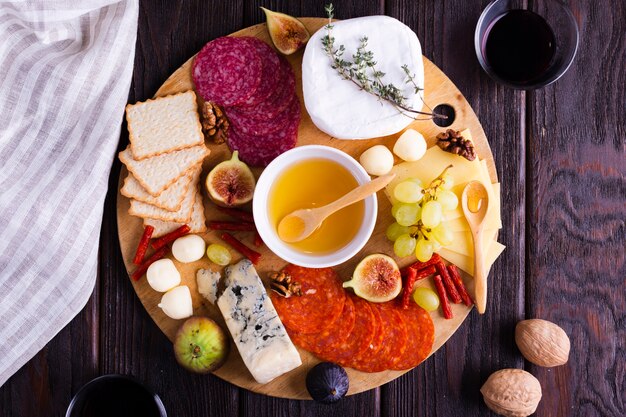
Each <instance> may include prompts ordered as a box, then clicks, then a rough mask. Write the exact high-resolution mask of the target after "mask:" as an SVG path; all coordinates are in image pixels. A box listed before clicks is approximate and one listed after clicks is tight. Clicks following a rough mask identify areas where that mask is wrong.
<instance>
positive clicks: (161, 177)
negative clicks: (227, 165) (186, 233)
mask: <svg viewBox="0 0 626 417" xmlns="http://www.w3.org/2000/svg"><path fill="white" fill-rule="evenodd" d="M126 121H127V122H128V132H129V138H130V145H129V146H128V147H127V148H126V149H125V150H124V151H122V152H120V154H119V158H120V160H121V161H122V163H123V164H124V165H126V168H127V169H128V176H127V177H126V179H125V180H124V186H123V187H122V189H121V193H122V195H124V196H126V197H128V198H130V199H131V200H130V209H129V211H128V212H129V213H130V214H131V215H133V216H138V217H141V218H143V222H144V226H147V225H150V226H152V227H154V233H153V234H152V236H153V237H159V236H163V235H165V234H167V233H169V232H171V231H173V230H175V229H177V228H178V227H180V226H181V225H183V224H186V225H188V226H189V227H190V229H191V233H200V232H205V231H206V230H207V229H206V218H205V216H204V205H203V204H202V194H201V193H200V191H199V186H198V184H199V182H200V174H201V172H202V161H203V160H204V158H205V157H206V156H207V155H208V154H209V150H208V149H207V147H206V146H205V145H204V136H203V134H202V126H201V125H200V119H199V116H198V111H197V105H196V95H195V93H194V92H193V91H187V92H185V93H180V94H175V95H171V96H167V97H159V98H157V99H155V100H148V101H145V102H139V103H136V104H129V105H128V106H126Z"/></svg>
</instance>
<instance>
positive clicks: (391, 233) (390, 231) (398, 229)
mask: <svg viewBox="0 0 626 417" xmlns="http://www.w3.org/2000/svg"><path fill="white" fill-rule="evenodd" d="M408 232H409V228H408V227H406V226H400V225H399V224H398V223H392V224H390V225H389V227H388V228H387V231H386V232H385V234H386V235H387V239H389V240H391V241H392V242H395V241H396V239H398V236H400V235H403V234H405V233H408Z"/></svg>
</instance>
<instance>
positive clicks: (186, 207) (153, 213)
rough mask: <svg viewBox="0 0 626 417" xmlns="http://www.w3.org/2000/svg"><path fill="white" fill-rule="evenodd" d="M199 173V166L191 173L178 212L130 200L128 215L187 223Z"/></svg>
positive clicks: (200, 169)
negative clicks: (189, 181)
mask: <svg viewBox="0 0 626 417" xmlns="http://www.w3.org/2000/svg"><path fill="white" fill-rule="evenodd" d="M201 172H202V168H201V166H198V168H197V169H196V170H195V171H194V173H193V177H192V179H191V184H190V185H189V188H188V190H187V194H186V195H185V198H184V199H183V203H182V205H181V207H180V209H179V210H178V211H175V212H172V211H167V210H164V209H162V208H160V207H157V206H153V205H151V204H147V203H144V202H142V201H137V200H130V209H129V210H128V213H129V214H130V215H131V216H137V217H142V218H144V219H145V218H151V219H157V220H163V221H166V222H176V223H187V222H189V221H191V214H192V212H193V206H194V204H195V200H196V194H197V193H198V182H199V180H200V173H201Z"/></svg>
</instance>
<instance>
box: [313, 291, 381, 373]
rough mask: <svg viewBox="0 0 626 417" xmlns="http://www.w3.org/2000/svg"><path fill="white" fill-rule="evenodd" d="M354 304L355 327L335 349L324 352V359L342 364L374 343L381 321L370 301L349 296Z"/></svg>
mask: <svg viewBox="0 0 626 417" xmlns="http://www.w3.org/2000/svg"><path fill="white" fill-rule="evenodd" d="M348 298H350V299H352V302H353V304H354V311H355V316H354V328H353V329H352V332H350V334H349V335H348V337H347V338H346V340H345V341H343V342H342V343H340V344H339V345H337V346H336V347H335V349H334V350H333V351H327V352H323V353H322V354H321V355H320V356H323V357H322V359H324V360H327V361H330V362H335V363H338V364H340V365H342V366H346V364H347V363H348V362H349V361H350V360H352V358H354V357H356V356H359V355H361V354H362V353H364V352H365V351H366V350H367V348H368V347H369V346H370V345H371V344H372V341H373V340H374V337H375V336H376V332H377V331H378V328H379V327H380V321H379V320H377V316H375V315H374V313H373V312H372V309H371V308H370V306H369V303H368V302H367V301H365V300H363V299H361V298H358V297H354V296H349V297H348Z"/></svg>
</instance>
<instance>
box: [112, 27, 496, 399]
mask: <svg viewBox="0 0 626 417" xmlns="http://www.w3.org/2000/svg"><path fill="white" fill-rule="evenodd" d="M302 22H303V23H304V25H305V26H306V28H307V30H308V31H309V32H310V33H314V32H316V31H317V30H318V29H320V28H321V27H322V26H323V25H324V24H326V20H325V19H323V18H302ZM233 36H254V37H257V38H259V39H262V40H263V41H265V42H268V43H271V39H270V37H269V33H268V31H267V27H266V25H265V24H258V25H254V26H250V27H248V28H245V29H242V30H239V31H237V32H235V33H234V34H233ZM302 53H303V51H300V52H298V53H295V54H293V55H291V56H289V57H288V60H289V63H290V65H291V67H292V68H293V71H294V74H295V78H296V93H297V94H298V96H299V99H300V101H301V104H302V108H303V109H304V104H303V101H304V99H303V97H302V85H301V84H302V82H301V79H302V74H301V67H302ZM192 65H193V57H190V58H189V59H188V60H187V61H186V62H185V63H184V64H183V65H182V66H181V67H180V68H178V69H177V70H176V71H175V72H174V73H173V74H172V75H171V76H170V77H169V78H168V79H167V80H166V81H165V83H163V85H162V86H161V87H160V88H159V89H158V90H157V92H156V94H155V96H157V97H163V96H168V95H171V94H176V93H181V92H184V91H188V90H190V89H193V81H192V79H191V72H192ZM424 74H425V76H424V78H425V80H426V84H425V87H424V101H425V102H426V103H428V104H429V105H431V106H433V107H434V106H436V105H438V104H442V103H444V104H447V105H450V106H452V107H453V108H454V109H455V113H456V117H455V119H454V121H453V123H452V124H451V125H450V128H453V129H457V130H464V129H470V131H471V132H472V136H473V143H474V145H475V149H476V153H477V155H478V156H479V157H480V158H481V159H484V160H485V161H486V163H487V167H488V170H489V172H490V175H491V182H493V183H495V182H497V180H498V178H497V174H496V169H495V165H494V161H493V157H492V155H491V150H490V148H489V142H488V141H487V138H486V137H485V133H484V131H483V129H482V127H481V126H480V122H479V121H478V118H477V117H476V115H475V113H474V111H473V110H472V109H471V107H470V105H469V103H467V101H466V100H465V98H464V97H463V95H462V94H461V92H460V91H459V90H457V88H456V87H455V86H454V84H453V83H452V82H451V81H450V80H449V79H448V78H447V77H446V76H445V74H444V73H443V72H441V70H440V69H439V68H437V67H436V66H435V65H434V64H433V63H432V62H430V61H429V60H428V59H424ZM411 127H413V128H415V129H417V130H419V131H420V132H421V133H422V134H423V135H424V136H425V137H426V138H428V142H429V143H428V146H429V147H430V146H436V145H435V136H436V135H437V133H438V132H440V131H441V128H440V127H439V126H437V125H435V123H434V122H433V121H416V122H414V123H413V124H412V125H411ZM397 136H398V135H391V136H388V137H385V138H377V139H372V140H337V139H334V138H332V137H330V136H328V135H327V134H325V133H324V132H321V131H320V130H319V129H317V127H315V125H314V124H313V122H312V121H311V118H310V117H309V116H308V114H306V112H304V111H303V117H302V120H301V122H300V127H299V131H298V146H303V145H313V144H318V145H328V146H333V147H335V148H339V149H341V150H342V151H344V152H346V153H348V154H349V155H351V156H352V157H354V158H355V159H358V157H359V155H360V154H361V153H363V152H364V151H365V150H366V149H368V148H369V147H371V146H373V145H376V144H384V145H386V146H387V147H389V148H392V147H393V144H394V142H395V140H396V139H397ZM208 146H209V149H210V150H211V154H210V155H209V156H208V157H207V158H206V159H205V161H204V164H203V165H204V166H203V174H202V177H201V178H202V181H201V182H203V181H204V178H205V177H206V175H207V174H208V172H209V171H210V169H211V168H212V167H214V166H215V165H217V164H218V163H219V162H221V161H224V160H226V159H229V158H230V156H231V155H230V151H229V150H228V148H227V146H226V145H215V144H213V143H209V145H208ZM398 162H399V161H398ZM253 170H254V172H255V174H256V175H257V176H258V175H259V173H260V172H261V170H260V169H253ZM126 175H128V172H127V171H126V169H125V168H123V169H122V171H121V174H120V179H119V188H121V187H122V185H123V182H124V178H125V177H126ZM435 175H436V174H435ZM463 181H464V179H462V178H459V179H457V183H459V184H461V183H463ZM203 196H204V206H205V213H206V218H207V219H209V220H215V219H222V218H224V219H228V217H227V216H224V215H223V214H221V213H220V212H219V211H218V210H217V209H216V208H215V206H214V205H213V204H212V203H210V202H209V200H208V198H207V196H206V192H204V191H203ZM128 209H129V199H128V198H125V197H124V196H122V195H121V194H118V196H117V222H118V231H119V239H120V246H121V248H120V249H121V251H122V256H123V259H124V263H125V265H126V268H127V269H128V271H129V273H132V271H133V270H134V269H135V265H133V263H132V260H133V256H134V254H135V250H136V248H137V242H138V241H139V239H140V236H141V234H142V233H143V224H142V221H141V219H139V218H137V217H134V216H131V215H129V214H128ZM378 212H379V213H383V215H379V216H378V219H377V222H376V227H375V229H374V232H373V234H372V236H371V238H370V239H369V241H368V243H367V245H366V246H365V247H364V248H363V249H362V250H361V251H360V252H359V253H358V254H356V255H355V256H354V257H353V258H352V259H350V260H349V261H347V262H345V263H343V264H341V265H338V266H337V267H335V268H334V269H335V270H336V271H337V272H338V273H339V276H340V277H341V278H342V279H344V280H347V279H348V278H349V277H350V276H351V275H352V271H354V268H355V267H356V264H357V263H358V262H359V261H360V260H361V259H363V258H364V257H365V256H367V255H369V254H372V253H386V254H388V255H390V256H394V255H393V253H392V250H391V249H392V247H391V245H390V243H389V241H388V239H387V238H386V237H385V231H386V230H387V227H388V226H389V225H390V224H391V222H392V221H393V220H392V218H391V216H389V215H386V216H385V215H384V213H387V214H388V213H390V212H391V203H390V202H389V200H388V199H387V197H386V196H385V194H384V192H380V193H379V195H378ZM490 213H491V216H493V217H496V216H499V215H500V213H499V212H498V211H492V212H490ZM220 233H221V232H218V231H217V232H216V231H210V230H209V231H208V232H206V233H203V234H202V237H203V238H204V240H205V241H207V242H221V241H220V238H219V236H220ZM248 236H250V234H248ZM249 240H250V238H248V241H247V242H246V241H245V240H244V243H249ZM255 250H257V251H259V252H260V253H261V254H262V256H263V258H262V259H261V261H260V262H259V265H257V266H256V270H257V272H258V273H259V275H260V276H261V277H266V276H267V275H269V274H270V273H271V272H272V271H278V270H280V269H282V268H283V267H284V266H285V265H286V262H285V261H283V260H282V259H280V258H279V257H277V256H276V255H274V254H273V253H272V252H271V251H270V250H269V249H268V248H267V247H262V248H255ZM169 257H170V258H172V256H169ZM239 258H240V256H239V255H238V254H237V253H236V252H235V258H233V262H236V261H238V260H239ZM414 260H415V259H414V258H413V261H414ZM398 262H399V266H400V267H405V266H407V265H409V264H410V262H412V261H411V260H410V258H405V259H398ZM176 267H177V269H178V271H179V272H180V273H181V276H182V284H183V285H187V286H188V287H189V288H190V289H191V294H192V299H193V305H194V314H196V315H207V316H210V317H211V318H213V319H214V320H216V321H217V322H218V323H220V324H222V326H223V328H225V329H226V325H225V323H224V321H223V318H222V315H221V313H220V312H219V310H218V309H217V308H216V307H215V306H211V305H207V303H205V302H203V300H202V297H201V296H200V294H199V293H198V292H197V286H196V278H195V273H196V271H197V270H198V269H199V268H211V263H210V262H209V261H208V260H207V259H206V258H203V260H201V261H198V262H194V263H190V264H181V263H178V262H176ZM460 272H461V273H462V275H463V276H464V277H465V281H466V283H467V284H468V285H467V288H468V290H469V291H470V293H472V289H473V281H472V279H471V278H470V277H469V276H467V275H465V273H463V272H462V271H460ZM132 284H133V288H134V289H135V291H136V292H137V295H138V296H139V299H140V300H141V302H142V304H143V306H144V307H145V308H146V310H147V311H148V313H149V314H150V316H151V317H152V319H153V320H154V321H155V323H156V324H157V325H158V326H159V328H160V329H161V330H162V331H163V333H165V335H166V336H167V337H168V338H169V339H170V340H173V339H174V336H175V334H176V331H177V330H178V328H179V327H180V324H181V322H180V321H179V320H173V319H171V318H169V317H167V316H166V315H165V314H164V313H163V311H162V310H161V309H160V308H158V307H157V305H158V303H159V302H160V299H161V296H162V294H161V293H157V292H155V291H154V290H152V288H150V286H149V285H148V284H147V282H146V280H145V279H142V280H139V281H133V282H132ZM417 285H418V286H421V285H430V286H431V287H432V285H431V284H429V283H428V280H423V281H420V282H419V283H418V284H417ZM266 287H267V282H266ZM470 310H471V309H469V308H467V307H466V306H464V305H462V304H456V305H455V304H453V305H452V311H453V314H454V317H453V319H451V320H446V319H444V318H443V315H442V314H441V313H440V311H435V312H433V313H431V317H432V319H433V324H434V327H435V340H434V343H433V347H432V352H431V354H433V353H435V352H436V351H437V350H438V349H439V348H440V347H441V346H443V344H444V343H445V342H446V341H447V340H448V339H449V338H450V336H452V334H453V333H454V332H455V331H456V330H457V329H458V327H459V326H460V325H461V324H462V323H463V320H465V317H467V315H468V313H469V312H470ZM303 319H304V318H303ZM299 351H300V356H301V357H302V362H303V365H302V366H300V367H298V368H297V369H296V370H294V371H292V372H289V373H287V374H285V375H283V376H281V377H278V378H276V379H275V380H273V381H272V382H270V383H268V384H263V385H262V384H258V383H256V382H255V381H254V379H252V377H251V375H250V373H249V372H248V370H247V369H246V367H245V365H244V364H243V362H242V361H241V358H240V356H239V355H238V354H237V350H236V349H232V350H231V355H230V356H229V358H228V360H227V362H226V364H225V365H224V366H223V367H221V368H220V369H218V370H217V371H216V372H215V375H217V376H219V377H220V378H222V379H224V380H226V381H228V382H230V383H232V384H235V385H237V386H239V387H242V388H246V389H248V390H251V391H254V392H257V393H261V394H267V395H272V396H274V397H282V398H292V399H310V396H309V394H308V393H307V390H306V386H305V384H304V381H305V378H306V373H307V372H308V371H309V369H311V368H312V367H313V366H315V365H316V364H317V363H319V360H318V359H317V358H315V356H314V355H312V354H310V353H309V352H307V351H306V350H304V349H299ZM172 360H174V359H173V358H172ZM347 372H348V377H349V378H350V389H349V391H348V395H353V394H357V393H360V392H363V391H368V390H371V389H372V388H377V387H379V386H380V385H383V384H385V383H387V382H389V381H391V380H393V379H395V378H398V377H399V376H400V375H402V374H404V373H406V372H407V371H385V372H377V373H363V372H359V371H356V370H354V369H350V368H348V369H347Z"/></svg>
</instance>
